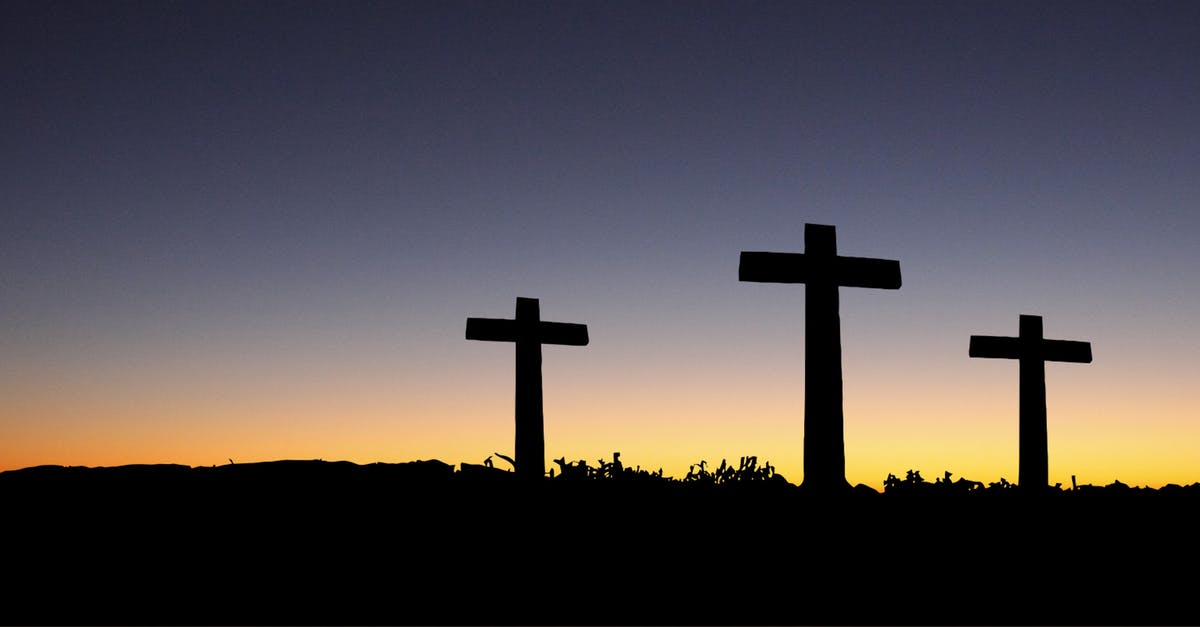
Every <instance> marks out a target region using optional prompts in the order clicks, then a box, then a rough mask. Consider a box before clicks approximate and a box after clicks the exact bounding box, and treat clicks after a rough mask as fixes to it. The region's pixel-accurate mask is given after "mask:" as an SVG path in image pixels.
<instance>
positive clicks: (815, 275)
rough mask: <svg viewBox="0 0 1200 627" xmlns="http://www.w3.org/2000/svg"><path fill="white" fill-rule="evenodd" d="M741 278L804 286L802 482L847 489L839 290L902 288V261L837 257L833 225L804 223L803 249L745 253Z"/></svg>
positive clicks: (817, 486)
mask: <svg viewBox="0 0 1200 627" xmlns="http://www.w3.org/2000/svg"><path fill="white" fill-rule="evenodd" d="M738 280H739V281H756V282H760V283H803V284H805V290H804V480H803V482H802V485H804V486H810V487H814V488H818V489H838V488H843V487H848V486H849V483H848V482H847V481H846V450H845V439H844V434H843V415H842V337H841V335H842V330H841V326H842V324H841V317H840V314H839V312H838V307H839V305H838V288H839V287H870V288H879V289H889V290H895V289H900V262H899V261H893V260H888V259H867V258H864V257H839V256H838V254H837V234H836V232H835V231H834V227H832V226H829V225H824V224H805V225H804V252H803V253H764V252H742V254H741V259H740V263H739V264H738Z"/></svg>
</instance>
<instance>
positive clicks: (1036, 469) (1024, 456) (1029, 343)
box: [967, 315, 1092, 488]
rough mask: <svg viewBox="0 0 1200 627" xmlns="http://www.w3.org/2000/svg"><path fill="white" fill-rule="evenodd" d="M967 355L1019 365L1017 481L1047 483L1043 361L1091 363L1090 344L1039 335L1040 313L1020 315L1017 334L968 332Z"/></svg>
mask: <svg viewBox="0 0 1200 627" xmlns="http://www.w3.org/2000/svg"><path fill="white" fill-rule="evenodd" d="M967 352H968V354H970V356H971V357H992V358H997V359H1016V360H1018V362H1019V368H1020V392H1019V394H1020V419H1019V422H1018V430H1019V434H1018V436H1017V437H1018V447H1019V451H1018V464H1019V466H1018V468H1017V485H1018V486H1022V487H1032V488H1043V487H1047V486H1048V485H1049V484H1050V462H1049V453H1048V448H1049V447H1048V444H1047V437H1046V362H1048V361H1065V362H1072V363H1077V364H1090V363H1092V345H1091V344H1090V343H1089V342H1076V341H1072V340H1047V339H1044V338H1043V337H1042V317H1041V316H1027V315H1022V316H1021V323H1020V334H1019V335H1018V336H1017V337H997V336H994V335H972V336H971V345H970V348H969V349H968V351H967Z"/></svg>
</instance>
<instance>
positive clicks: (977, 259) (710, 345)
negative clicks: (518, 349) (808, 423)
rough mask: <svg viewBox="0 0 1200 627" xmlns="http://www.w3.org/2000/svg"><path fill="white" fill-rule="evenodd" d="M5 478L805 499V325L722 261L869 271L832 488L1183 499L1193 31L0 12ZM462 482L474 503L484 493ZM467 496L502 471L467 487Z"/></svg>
mask: <svg viewBox="0 0 1200 627" xmlns="http://www.w3.org/2000/svg"><path fill="white" fill-rule="evenodd" d="M0 68H2V71H3V74H2V78H3V83H4V85H5V89H4V90H3V94H2V95H0V106H2V107H3V108H2V111H3V125H4V126H3V132H2V133H0V146H2V148H3V149H2V150H0V159H2V160H3V162H2V163H0V180H2V181H3V184H2V185H0V189H2V190H3V197H2V199H3V210H2V211H0V469H3V470H9V469H14V468H23V467H27V466H34V465H40V464H62V465H84V466H111V465H121V464H133V463H181V464H187V465H194V466H199V465H212V464H217V465H220V464H225V463H228V462H229V460H230V459H233V460H234V461H238V462H247V461H270V460H276V459H325V460H349V461H354V462H357V463H371V462H404V461H412V460H417V459H440V460H442V461H445V462H448V463H454V464H457V463H460V462H472V463H481V462H482V461H483V460H484V459H485V458H486V457H488V456H489V455H492V454H493V453H494V452H499V453H504V454H506V455H511V454H512V448H513V347H512V345H510V344H501V343H491V342H475V341H467V340H466V339H465V338H464V327H465V322H466V318H468V317H503V318H508V317H512V315H513V313H514V305H515V299H516V297H518V296H525V297H534V298H539V299H541V311H542V317H543V319H546V320H555V321H562V322H579V323H585V324H587V325H588V329H589V332H590V335H591V344H590V345H589V346H586V347H546V348H545V349H544V351H543V360H544V385H545V420H546V428H545V439H546V456H547V464H548V466H553V464H552V463H551V462H550V461H549V460H550V459H552V458H555V457H560V456H565V457H567V458H568V459H575V460H578V459H584V460H587V461H588V462H589V463H590V464H592V465H596V464H597V462H598V461H599V460H600V459H602V458H603V459H611V455H612V453H613V452H614V451H620V453H621V459H622V461H623V462H625V463H626V464H627V465H631V466H641V467H643V468H645V469H650V470H657V469H659V468H661V469H663V470H664V472H665V473H666V474H667V475H671V476H675V477H682V476H683V475H684V474H686V473H687V471H688V467H689V465H690V464H693V463H697V462H699V461H701V460H705V461H707V462H708V463H709V464H712V465H716V464H718V463H719V462H720V460H721V459H728V460H729V461H730V462H732V463H736V461H737V460H738V458H739V457H741V456H743V455H755V456H757V457H758V460H759V462H760V463H761V462H764V461H767V462H770V463H771V464H772V465H774V466H775V467H776V469H777V471H778V472H779V473H781V474H783V475H784V476H785V477H786V478H787V479H788V480H789V481H792V482H793V483H799V482H800V481H801V480H802V479H803V472H802V469H803V460H802V442H803V399H804V362H803V356H804V343H805V338H804V333H803V329H804V315H803V314H804V297H805V296H804V288H803V286H800V285H783V284H763V283H742V282H739V281H738V275H737V269H738V256H739V253H740V252H741V251H743V250H764V251H778V252H802V251H803V241H804V240H803V234H804V224H805V223H806V222H811V223H819V224H832V225H835V226H836V227H837V233H838V249H839V252H840V253H841V254H843V255H850V256H864V257H878V258H884V259H896V260H899V261H900V266H901V272H902V275H903V281H904V283H903V287H902V288H901V289H900V290H898V291H894V290H869V289H843V290H842V291H841V320H842V344H843V352H844V354H843V378H844V390H845V399H846V400H845V440H846V467H847V478H848V479H849V480H850V481H851V482H852V483H865V484H868V485H871V486H873V487H876V488H882V484H883V480H884V479H885V478H886V476H887V474H888V473H896V474H902V473H904V472H905V471H906V470H908V469H917V470H920V471H921V472H922V474H923V475H924V476H925V477H926V478H928V479H931V480H932V478H933V477H935V476H939V475H941V473H942V472H943V471H947V470H948V471H951V472H953V473H954V474H955V476H966V477H967V478H970V479H975V480H980V481H985V482H991V481H996V480H999V478H1001V477H1004V478H1007V479H1008V480H1010V481H1015V480H1016V479H1017V464H1018V452H1019V451H1018V447H1017V435H1018V431H1017V400H1018V395H1017V392H1018V388H1017V381H1018V379H1017V376H1018V370H1017V364H1016V362H1015V361H1009V360H991V359H971V358H969V357H968V356H967V347H968V342H969V337H970V336H971V335H973V334H984V335H1016V333H1017V323H1018V316H1019V315H1021V314H1033V315H1041V316H1043V318H1044V325H1045V333H1046V336H1047V337H1049V338H1053V339H1067V340H1082V341H1089V342H1091V343H1092V350H1093V354H1094V362H1093V363H1091V364H1086V365H1085V364H1060V363H1050V364H1047V366H1046V375H1047V406H1048V415H1049V418H1048V433H1049V463H1050V466H1049V469H1050V481H1051V483H1055V482H1061V483H1063V484H1064V485H1070V482H1071V477H1072V475H1074V476H1076V477H1077V480H1078V482H1079V483H1081V484H1082V483H1092V484H1096V485H1101V484H1107V483H1110V482H1112V481H1114V480H1120V481H1123V482H1125V483H1129V484H1131V485H1146V486H1151V487H1158V486H1161V485H1163V484H1166V483H1180V484H1189V483H1194V482H1196V481H1200V454H1198V453H1200V420H1198V418H1200V415H1198V408H1200V385H1198V383H1200V366H1198V365H1197V364H1198V363H1200V295H1198V294H1200V290H1198V288H1200V246H1198V235H1200V115H1197V112H1200V3H1196V2H1170V1H1167V2H1141V1H1138V2H1106V1H1100V0H1096V1H1088V2H1020V1H1018V2H1012V1H1005V2H992V1H972V2H952V1H946V2H853V1H851V2H846V1H837V2H803V1H791V2H758V1H743V2H708V1H676V2H658V1H649V0H638V1H634V2H580V1H557V2H504V1H500V2H496V1H481V2H458V1H455V0H437V1H431V2H403V1H397V2H365V1H360V2H342V1H338V2H307V1H295V2H282V1H270V2H268V1H262V2H241V1H239V2H224V1H214V0H204V1H186V0H181V1H162V0H154V1H148V2H139V1H130V2H125V1H122V2H90V1H80V2H60V1H56V0H31V1H26V0H6V2H4V3H3V4H2V5H0ZM497 461H498V460H497ZM500 465H502V466H504V465H505V464H504V463H503V462H500Z"/></svg>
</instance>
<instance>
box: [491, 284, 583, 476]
mask: <svg viewBox="0 0 1200 627" xmlns="http://www.w3.org/2000/svg"><path fill="white" fill-rule="evenodd" d="M467 339H468V340H484V341H491V342H513V343H514V344H516V357H517V359H516V378H517V383H516V407H515V415H516V443H515V452H516V455H515V456H514V457H515V464H514V465H515V466H516V469H515V470H516V473H517V474H518V475H519V476H521V477H524V478H530V479H540V478H541V477H542V476H543V475H545V473H546V459H545V454H546V451H545V448H546V446H545V435H544V433H543V428H544V427H543V416H542V344H561V345H566V346H587V343H588V331H587V325H583V324H573V323H568V322H545V321H543V320H541V314H540V312H539V306H538V299H536V298H517V314H516V318H515V319H500V318H467Z"/></svg>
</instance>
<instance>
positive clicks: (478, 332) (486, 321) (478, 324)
mask: <svg viewBox="0 0 1200 627" xmlns="http://www.w3.org/2000/svg"><path fill="white" fill-rule="evenodd" d="M527 326H529V325H527V324H525V321H523V320H503V319H499V318H467V339H468V340H483V341H488V342H518V341H524V340H532V341H534V342H537V343H538V344H558V345H562V346H587V344H588V331H587V325H586V324H576V323H574V322H546V321H538V322H537V326H536V328H534V329H532V332H530V329H527V328H526V327H527Z"/></svg>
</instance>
